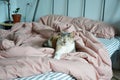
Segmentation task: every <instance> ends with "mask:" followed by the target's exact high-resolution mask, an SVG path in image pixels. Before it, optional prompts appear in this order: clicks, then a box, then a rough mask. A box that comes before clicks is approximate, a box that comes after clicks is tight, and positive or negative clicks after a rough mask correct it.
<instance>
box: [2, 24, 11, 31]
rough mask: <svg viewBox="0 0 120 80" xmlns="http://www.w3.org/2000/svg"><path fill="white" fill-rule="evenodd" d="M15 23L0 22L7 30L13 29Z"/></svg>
mask: <svg viewBox="0 0 120 80" xmlns="http://www.w3.org/2000/svg"><path fill="white" fill-rule="evenodd" d="M12 25H13V23H0V26H3V28H4V29H5V30H9V29H11V27H12Z"/></svg>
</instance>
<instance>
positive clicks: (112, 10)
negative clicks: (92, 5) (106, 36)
mask: <svg viewBox="0 0 120 80" xmlns="http://www.w3.org/2000/svg"><path fill="white" fill-rule="evenodd" d="M105 7H106V8H105V22H109V23H118V22H120V0H106V6H105Z"/></svg>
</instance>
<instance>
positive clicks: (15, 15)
mask: <svg viewBox="0 0 120 80" xmlns="http://www.w3.org/2000/svg"><path fill="white" fill-rule="evenodd" d="M12 18H13V23H17V22H20V20H21V14H13V15H12Z"/></svg>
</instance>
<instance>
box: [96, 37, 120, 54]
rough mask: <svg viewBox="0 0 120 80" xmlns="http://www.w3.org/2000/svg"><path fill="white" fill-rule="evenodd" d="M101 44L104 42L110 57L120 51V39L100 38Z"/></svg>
mask: <svg viewBox="0 0 120 80" xmlns="http://www.w3.org/2000/svg"><path fill="white" fill-rule="evenodd" d="M98 40H99V41H100V42H102V43H103V44H104V45H105V47H106V49H107V50H108V52H109V55H110V56H112V54H113V53H114V52H115V51H116V50H118V49H119V47H120V37H114V38H111V39H104V38H98Z"/></svg>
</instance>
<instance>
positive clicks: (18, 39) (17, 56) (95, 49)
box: [0, 22, 112, 80]
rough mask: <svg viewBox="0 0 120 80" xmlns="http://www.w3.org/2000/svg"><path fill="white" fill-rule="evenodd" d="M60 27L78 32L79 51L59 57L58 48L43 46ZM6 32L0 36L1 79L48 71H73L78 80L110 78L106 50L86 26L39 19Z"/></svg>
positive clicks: (76, 37) (76, 33) (76, 40)
mask: <svg viewBox="0 0 120 80" xmlns="http://www.w3.org/2000/svg"><path fill="white" fill-rule="evenodd" d="M54 23H55V22H54ZM56 27H57V28H56ZM58 27H59V28H58ZM59 31H66V32H74V33H75V36H74V39H75V43H76V44H75V45H76V52H75V53H66V54H64V55H62V57H61V59H60V60H56V59H53V58H52V57H53V55H54V51H55V50H54V49H52V48H47V47H42V43H43V42H44V41H45V40H47V39H48V38H49V37H50V36H51V35H53V34H57V33H58V32H59ZM4 33H5V34H6V35H5V34H4V35H2V36H1V39H0V43H1V44H0V46H1V47H0V79H3V80H8V79H13V78H18V77H24V76H31V75H34V74H41V73H44V72H49V71H55V72H63V73H66V74H70V75H72V76H74V77H75V78H76V79H77V80H110V79H111V77H112V69H111V60H110V57H109V55H108V52H107V50H106V49H105V47H104V46H103V44H101V43H100V42H99V41H98V40H97V39H96V37H95V36H94V35H93V34H92V33H90V32H88V31H86V30H82V29H79V30H76V28H75V27H74V26H68V25H66V26H64V27H63V26H52V27H51V26H47V25H43V24H41V23H39V22H38V23H37V22H30V23H24V22H22V23H17V24H15V25H14V26H13V27H12V29H11V30H9V31H4Z"/></svg>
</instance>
